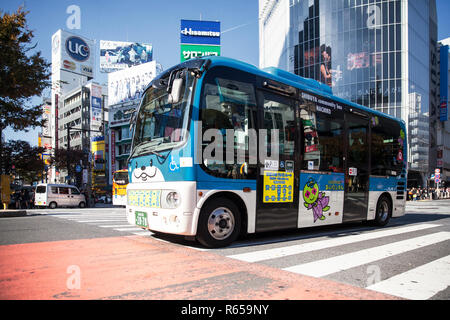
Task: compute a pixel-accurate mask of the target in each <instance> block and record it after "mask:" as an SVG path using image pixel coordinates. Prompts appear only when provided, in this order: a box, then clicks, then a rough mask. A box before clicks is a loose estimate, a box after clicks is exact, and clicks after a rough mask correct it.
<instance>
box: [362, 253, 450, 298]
mask: <svg viewBox="0 0 450 320" xmlns="http://www.w3.org/2000/svg"><path fill="white" fill-rule="evenodd" d="M449 271H450V256H446V257H443V258H441V259H438V260H434V261H432V262H430V263H427V264H425V265H423V266H420V267H417V268H414V269H411V270H409V271H407V272H404V273H401V274H399V275H396V276H394V277H392V278H389V279H386V280H383V281H380V282H378V283H375V284H373V285H371V286H369V287H367V289H370V290H374V291H379V292H383V293H389V294H391V295H395V296H398V297H402V298H406V299H411V300H427V299H429V298H431V297H432V296H434V295H436V294H437V293H439V292H440V291H442V290H445V289H447V287H448V286H450V272H449ZM437 275H438V276H437Z"/></svg>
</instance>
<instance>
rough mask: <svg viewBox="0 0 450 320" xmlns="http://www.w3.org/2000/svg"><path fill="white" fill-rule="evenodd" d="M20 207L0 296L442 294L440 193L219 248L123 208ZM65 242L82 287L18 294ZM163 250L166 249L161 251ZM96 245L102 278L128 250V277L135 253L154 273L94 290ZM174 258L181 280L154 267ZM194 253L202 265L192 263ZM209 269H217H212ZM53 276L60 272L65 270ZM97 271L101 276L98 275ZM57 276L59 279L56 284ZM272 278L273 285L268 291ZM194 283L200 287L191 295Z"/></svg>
mask: <svg viewBox="0 0 450 320" xmlns="http://www.w3.org/2000/svg"><path fill="white" fill-rule="evenodd" d="M28 214H29V215H28V216H25V217H15V218H1V219H0V267H2V265H3V267H2V270H5V268H9V269H11V266H12V265H14V263H17V265H18V266H20V267H17V268H16V269H15V270H16V273H14V274H7V273H5V272H2V275H1V276H0V297H3V298H5V299H9V298H19V299H22V298H23V299H27V298H33V299H34V298H36V297H37V298H50V299H53V298H55V299H60V298H75V299H77V298H83V299H84V298H94V299H97V298H107V299H130V298H131V299H136V298H137V299H149V298H163V299H165V298H170V299H183V298H186V296H184V295H183V294H182V292H183V290H181V288H183V289H186V288H187V289H186V291H187V292H189V291H190V293H189V295H188V297H189V298H191V297H194V298H195V297H197V298H199V299H209V298H225V299H227V298H229V299H236V298H237V299H240V298H244V299H248V298H251V299H253V298H254V299H260V298H263V299H279V298H282V299H284V298H286V297H287V298H294V299H296V298H297V299H298V298H300V299H301V298H304V299H310V298H312V297H313V296H314V294H316V295H317V296H321V297H322V298H324V299H341V298H345V299H361V298H368V299H389V297H390V296H396V297H400V298H406V299H425V300H428V299H431V300H448V299H450V289H449V287H448V286H449V285H450V282H449V275H450V262H449V259H448V257H449V256H450V238H449V234H450V200H439V201H424V202H422V201H418V202H408V204H407V214H406V215H405V216H404V217H401V218H398V219H393V220H391V223H390V224H389V225H388V226H387V227H385V228H381V229H380V228H374V227H372V226H370V225H368V224H350V225H341V226H330V227H323V228H309V229H303V230H295V231H288V232H271V233H264V234H258V235H250V236H247V237H246V238H244V239H240V240H238V241H237V242H235V243H234V244H233V245H232V246H230V247H228V248H223V249H214V250H209V249H208V250H206V249H204V248H202V247H200V246H199V245H198V244H196V243H193V242H190V241H186V240H184V238H183V237H177V236H161V235H158V236H156V235H152V234H151V233H150V232H148V231H145V230H141V229H139V228H136V227H134V226H130V225H128V223H127V221H126V218H125V213H124V209H123V208H94V209H55V210H29V211H28ZM69 247H70V248H72V249H71V250H72V251H71V252H72V254H71V256H75V257H78V259H81V260H82V261H84V263H85V264H86V266H85V267H84V268H83V270H88V272H84V275H85V276H84V277H83V278H86V277H88V275H89V277H92V284H91V287H90V289H89V290H87V291H83V292H82V293H80V292H78V293H77V292H75V293H76V294H74V293H73V291H70V290H69V291H67V290H66V291H64V290H60V289H55V287H54V286H49V287H48V288H46V289H45V288H44V289H42V291H33V292H34V293H32V292H30V293H29V295H27V294H24V291H25V290H26V288H27V286H29V285H31V284H32V281H43V280H44V279H45V277H46V276H48V275H47V274H46V273H45V272H43V271H42V270H44V269H46V268H50V269H51V268H56V266H57V265H58V263H61V265H60V266H59V267H61V268H62V267H63V266H66V265H67V264H68V263H69V262H67V259H68V257H65V256H64V254H66V252H65V250H64V248H69ZM130 248H133V250H134V249H137V250H138V251H139V252H140V250H144V251H147V250H148V252H147V253H146V254H145V256H141V255H139V254H136V252H135V251H133V250H132V251H129V250H131V249H130ZM55 250H56V251H57V250H61V251H60V252H61V254H60V255H59V256H57V257H56V258H55V260H54V265H53V264H51V263H49V260H48V259H46V257H45V255H49V256H52V254H53V252H55ZM121 250H123V252H126V253H123V256H121V258H123V259H124V260H123V261H122V262H119V261H118V260H117V259H116V258H117V255H119V256H120V252H122V251H121ZM118 252H119V253H118ZM131 252H133V253H131ZM165 252H167V253H169V252H170V254H171V255H167V256H166V254H165ZM102 254H105V256H104V257H103V259H102V261H103V262H104V266H103V268H106V269H107V270H109V268H113V269H117V268H119V269H118V270H119V271H120V270H122V271H123V272H124V274H121V273H117V272H115V273H112V274H111V275H110V277H111V278H110V280H111V281H115V282H118V281H117V280H118V279H127V277H129V276H131V273H132V272H130V271H129V270H128V269H126V268H125V269H120V268H122V267H123V264H127V261H128V259H129V258H130V256H132V257H133V258H132V260H131V261H128V263H134V264H136V263H137V262H136V261H135V260H133V259H138V261H139V264H140V265H141V264H142V267H143V268H139V267H136V268H135V269H136V270H135V272H137V273H138V278H139V277H142V276H143V274H144V273H145V272H149V269H148V266H147V265H146V263H147V260H145V259H147V258H148V259H153V258H155V257H157V256H158V257H159V259H160V261H159V262H158V263H159V264H158V268H160V270H161V272H162V274H160V273H158V272H157V271H155V270H157V268H156V267H155V266H153V267H154V268H153V270H151V272H150V273H151V275H152V276H148V277H145V278H146V281H147V282H146V286H145V288H144V287H142V286H140V287H139V288H140V289H137V288H135V289H133V290H130V288H122V289H119V288H117V287H114V286H113V287H111V286H105V285H104V284H103V285H101V286H100V285H99V286H98V287H99V288H100V287H101V289H99V290H97V291H96V290H94V289H93V288H96V283H95V281H94V280H95V278H96V275H97V277H98V276H99V273H103V274H108V273H107V272H106V273H105V269H98V268H99V267H98V266H97V264H95V265H92V260H95V257H98V256H99V255H102ZM186 254H187V255H188V256H185V255H186ZM25 255H26V256H27V257H29V258H28V259H30V260H29V266H28V267H27V265H24V264H23V262H21V261H22V260H23V259H24V257H23V256H25ZM33 256H34V257H35V258H33V259H32V258H31V257H33ZM11 257H13V258H11ZM21 259H22V260H21ZM58 259H61V261H59V260H58ZM140 259H144V260H142V261H141V260H140ZM8 260H9V261H12V262H8ZM16 260H17V261H16ZM24 261H28V260H26V259H25V260H24ZM58 261H59V262H58ZM106 261H108V262H106ZM111 261H114V267H106V265H107V263H110V262H111ZM175 261H176V264H179V267H181V268H182V269H183V272H181V271H180V270H178V271H179V272H181V273H184V272H188V270H191V273H190V274H189V276H188V277H187V278H189V279H190V280H191V281H186V274H184V275H179V274H178V275H169V274H167V275H165V274H164V271H163V270H170V268H174V266H173V264H174V262H175ZM184 261H185V264H183V263H184ZM198 261H203V262H204V263H205V264H204V265H203V266H201V265H198V264H197V263H198ZM217 264H219V267H218V266H217ZM75 265H77V264H75ZM88 265H89V267H87V266H88ZM118 265H119V266H120V267H119V266H118ZM96 268H97V269H96ZM146 268H147V269H146ZM216 268H219V269H222V272H218V273H217V274H216V272H217V270H216ZM58 270H59V269H58ZM212 270H214V271H212ZM224 270H228V273H226V272H225V271H224ZM249 270H251V271H249ZM116 271H117V270H116ZM30 272H32V273H33V274H34V277H33V279H31V278H29V277H27V276H26V275H25V274H26V273H30ZM40 272H43V273H42V274H41V276H42V277H43V278H41V279H40V280H39V279H36V274H40ZM224 272H225V273H224ZM86 274H88V275H86ZM155 274H157V275H158V276H157V277H155ZM205 275H208V276H207V277H205ZM178 276H180V278H179V279H178V278H177V277H178ZM61 277H62V279H63V280H64V279H65V278H67V274H65V273H64V274H63V275H61ZM64 277H65V278H64ZM280 277H281V278H280ZM296 277H299V278H296ZM107 278H108V277H107V276H105V281H106V279H107ZM147 278H148V279H147ZM150 278H151V279H150ZM175 278H177V279H175ZM14 279H15V280H14ZM49 279H50V278H49ZM133 279H134V278H133ZM168 279H172V280H173V281H172V282H170V281H169V282H170V283H171V284H170V285H168V286H167V287H164V288H162V287H160V284H161V281H163V282H164V281H165V282H167V280H168ZM205 279H207V280H205ZM295 279H297V282H296V281H295ZM314 279H320V281H319V280H315V281H314ZM53 280H55V281H56V279H53ZM63 280H61V279H60V280H59V282H61V283H64V281H63ZM15 281H17V282H15ZM30 281H31V282H30ZM152 281H156V282H155V283H153V282H152ZM205 281H206V282H205ZM308 281H309V282H308ZM59 282H58V283H59ZM85 282H86V281H85V280H83V283H85ZM49 283H51V281H50V280H49ZM55 283H56V282H55ZM128 283H129V282H128ZM224 283H230V284H229V285H228V286H227V285H225V286H224V288H223V290H225V291H226V292H227V293H225V292H224V291H223V290H222V291H221V293H220V294H219V293H218V292H217V289H216V288H217V286H218V284H220V285H223V284H224ZM280 283H281V284H280ZM299 283H302V287H301V288H300V289H299V288H297V287H296V286H298V285H299ZM308 283H310V287H308ZM116 285H117V286H118V285H119V284H118V283H116ZM158 285H159V286H158ZM272 286H273V287H274V288H276V289H274V290H272V291H271V292H270V293H268V288H270V287H272ZM84 287H86V285H85V286H84ZM208 287H210V288H214V289H211V291H208V290H207V289H205V288H208ZM108 288H109V289H108ZM150 288H153V289H152V290H151V289H150ZM200 288H203V289H201V291H200V292H198V293H197V295H195V294H194V295H193V292H194V293H195V292H196V291H198V290H200ZM293 288H296V289H295V290H294V289H293ZM311 288H312V289H311ZM66 289H67V288H66ZM365 289H370V291H369V290H365ZM55 290H56V291H55ZM58 290H59V291H58ZM252 290H253V291H252ZM302 290H303V291H302ZM315 290H316V291H315ZM68 292H69V293H68ZM93 292H96V293H95V294H94V293H93ZM251 292H253V293H251ZM294 292H295V294H294ZM344 292H345V293H344ZM366 292H369V294H367V293H366ZM300 293H302V294H303V293H304V295H303V296H302V295H301V294H300ZM40 294H42V296H41V295H40ZM308 294H310V295H308ZM371 294H373V295H371ZM376 294H380V295H379V296H377V295H376ZM383 294H387V295H389V296H383Z"/></svg>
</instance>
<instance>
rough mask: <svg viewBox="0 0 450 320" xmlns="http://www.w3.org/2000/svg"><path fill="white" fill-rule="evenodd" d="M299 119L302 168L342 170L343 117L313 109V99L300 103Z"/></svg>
mask: <svg viewBox="0 0 450 320" xmlns="http://www.w3.org/2000/svg"><path fill="white" fill-rule="evenodd" d="M300 118H301V121H302V139H303V145H304V148H303V163H302V170H309V171H323V172H338V173H342V172H344V160H343V157H344V147H343V144H344V120H343V119H342V118H341V117H340V115H339V114H334V115H331V116H330V115H328V114H325V113H321V112H318V111H316V105H315V104H314V103H313V102H309V101H308V102H304V104H303V106H302V108H301V110H300Z"/></svg>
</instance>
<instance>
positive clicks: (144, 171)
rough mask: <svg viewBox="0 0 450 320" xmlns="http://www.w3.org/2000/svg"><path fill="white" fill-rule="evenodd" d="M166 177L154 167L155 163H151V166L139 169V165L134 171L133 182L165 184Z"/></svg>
mask: <svg viewBox="0 0 450 320" xmlns="http://www.w3.org/2000/svg"><path fill="white" fill-rule="evenodd" d="M163 181H165V179H164V176H163V174H162V172H161V170H159V169H158V168H157V167H155V166H153V161H150V166H141V167H138V166H137V163H136V165H135V168H134V169H133V170H132V174H131V182H163Z"/></svg>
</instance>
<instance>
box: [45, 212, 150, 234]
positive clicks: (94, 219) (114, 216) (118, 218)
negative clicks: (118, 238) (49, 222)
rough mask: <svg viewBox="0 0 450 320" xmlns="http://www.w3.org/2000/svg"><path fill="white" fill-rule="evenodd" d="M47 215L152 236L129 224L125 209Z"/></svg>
mask: <svg viewBox="0 0 450 320" xmlns="http://www.w3.org/2000/svg"><path fill="white" fill-rule="evenodd" d="M46 213H47V214H48V215H51V216H52V217H56V218H60V219H66V220H69V221H75V222H79V223H86V224H89V225H93V226H97V227H100V228H105V229H108V230H115V231H120V232H127V233H130V234H133V235H140V236H150V235H151V234H152V233H151V232H149V231H148V230H144V229H142V228H138V227H136V226H134V225H131V224H129V223H128V221H127V217H126V215H125V210H124V209H123V208H89V209H80V210H73V209H72V210H70V211H69V210H64V209H60V210H59V212H55V211H48V212H46Z"/></svg>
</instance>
